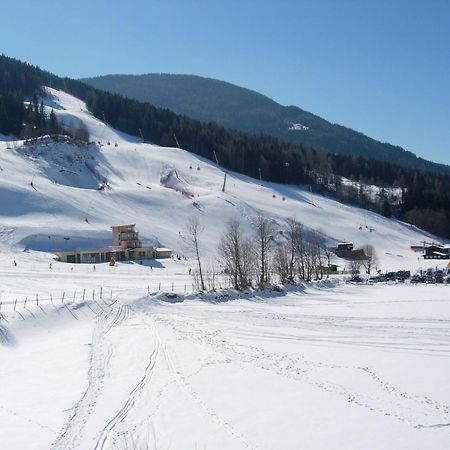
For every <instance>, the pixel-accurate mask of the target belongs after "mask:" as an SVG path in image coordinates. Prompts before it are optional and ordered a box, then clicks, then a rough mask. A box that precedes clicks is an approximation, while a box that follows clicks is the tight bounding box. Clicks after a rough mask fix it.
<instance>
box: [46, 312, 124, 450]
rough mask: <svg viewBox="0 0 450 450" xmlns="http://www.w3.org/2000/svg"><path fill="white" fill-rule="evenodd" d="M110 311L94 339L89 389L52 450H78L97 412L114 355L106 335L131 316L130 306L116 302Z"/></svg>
mask: <svg viewBox="0 0 450 450" xmlns="http://www.w3.org/2000/svg"><path fill="white" fill-rule="evenodd" d="M114 306H115V307H110V308H108V310H107V311H106V312H104V311H103V310H102V311H101V312H100V313H99V315H98V317H97V322H96V326H95V328H94V331H93V335H92V341H91V344H90V345H91V355H90V360H89V370H88V374H87V383H88V385H87V388H86V390H85V392H84V394H83V396H82V397H81V399H80V400H79V402H78V403H77V404H76V405H75V406H74V407H73V413H72V416H71V418H70V419H69V421H68V422H67V424H66V425H65V428H64V430H63V432H62V433H61V434H60V436H59V438H58V439H57V440H56V442H55V443H54V444H53V446H52V450H58V449H74V448H77V447H78V443H79V440H80V439H81V437H82V436H83V430H84V427H85V425H86V423H87V422H88V420H89V416H90V415H91V414H92V413H93V411H94V409H95V405H96V401H97V398H98V396H99V395H100V393H101V389H102V384H103V380H104V377H105V376H107V373H108V365H109V361H110V359H111V356H112V354H113V347H112V345H111V344H110V343H108V342H107V341H106V339H105V338H106V335H107V333H109V332H110V331H111V330H112V329H113V328H114V327H116V326H118V325H120V324H121V323H122V322H124V321H125V320H127V319H128V317H129V315H130V307H129V306H128V305H122V304H119V305H117V304H115V305H114Z"/></svg>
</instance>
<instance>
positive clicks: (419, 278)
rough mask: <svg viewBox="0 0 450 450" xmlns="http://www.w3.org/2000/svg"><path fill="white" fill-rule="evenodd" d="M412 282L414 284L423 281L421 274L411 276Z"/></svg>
mask: <svg viewBox="0 0 450 450" xmlns="http://www.w3.org/2000/svg"><path fill="white" fill-rule="evenodd" d="M411 283H412V284H417V283H422V277H420V276H419V275H413V276H412V278H411Z"/></svg>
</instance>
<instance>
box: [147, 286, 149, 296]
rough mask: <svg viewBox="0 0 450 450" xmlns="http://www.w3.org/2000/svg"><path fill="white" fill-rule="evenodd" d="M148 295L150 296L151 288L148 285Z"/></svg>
mask: <svg viewBox="0 0 450 450" xmlns="http://www.w3.org/2000/svg"><path fill="white" fill-rule="evenodd" d="M147 294H149V295H150V286H148V285H147Z"/></svg>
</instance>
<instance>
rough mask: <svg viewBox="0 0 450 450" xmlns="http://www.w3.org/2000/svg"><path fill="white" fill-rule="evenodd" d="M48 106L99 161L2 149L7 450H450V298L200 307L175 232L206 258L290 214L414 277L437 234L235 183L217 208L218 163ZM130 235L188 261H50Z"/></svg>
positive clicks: (354, 292)
mask: <svg viewBox="0 0 450 450" xmlns="http://www.w3.org/2000/svg"><path fill="white" fill-rule="evenodd" d="M51 92H52V96H53V97H51V98H50V99H47V100H46V103H47V108H50V107H53V108H55V112H56V114H57V115H58V116H59V118H60V119H64V120H65V121H67V122H71V121H72V122H73V123H78V122H77V121H82V122H83V123H84V124H85V125H86V126H87V127H88V128H89V131H90V133H91V137H92V139H93V140H94V141H95V142H98V141H100V142H101V145H91V146H90V147H89V148H86V147H80V146H77V145H73V144H70V143H69V144H68V143H64V142H59V143H54V142H52V141H42V142H41V143H38V144H36V145H32V146H30V145H24V144H23V143H22V142H14V144H13V145H12V144H11V143H7V142H0V175H1V176H0V199H1V207H0V314H1V319H0V361H1V365H0V380H1V383H0V448H1V449H8V450H9V449H12V450H14V449H18V450H23V449H33V450H34V449H54V450H56V449H80V450H85V449H105V450H106V449H169V448H170V449H180V450H186V449H219V448H220V449H222V448H224V449H241V448H243V449H248V448H251V449H299V448H306V449H325V448H326V449H361V448H367V449H396V450H397V449H408V450H410V449H424V448H433V449H446V448H448V442H450V386H449V384H448V374H449V371H450V359H449V356H450V354H449V352H450V326H449V325H450V286H447V285H420V286H411V285H376V286H368V285H364V286H354V285H348V284H344V283H342V280H337V281H336V282H333V283H322V284H320V285H317V284H316V285H311V286H307V287H305V288H303V289H300V288H298V289H297V290H292V291H290V292H289V293H287V294H286V293H282V294H278V295H271V296H264V297H261V296H258V295H257V294H255V293H250V294H248V295H245V294H243V295H242V296H243V297H244V298H237V297H236V296H233V295H231V297H225V298H214V296H208V297H206V298H201V297H199V296H198V295H193V294H192V280H191V279H190V277H189V276H188V271H189V268H191V267H193V261H192V260H191V259H189V254H188V252H187V249H186V246H185V245H184V236H183V228H184V224H185V222H186V220H187V218H188V217H190V216H191V215H197V216H198V217H199V219H200V220H201V222H202V223H203V225H204V226H205V232H204V235H203V236H202V251H203V254H204V255H206V256H207V257H210V258H211V259H214V255H215V249H216V246H217V238H218V236H219V235H220V233H221V232H222V230H223V228H224V223H225V222H226V220H227V219H229V218H235V217H239V218H241V220H242V221H243V224H244V227H245V228H246V229H247V230H250V228H251V223H252V220H253V217H254V215H255V214H256V213H257V212H260V211H262V212H264V213H265V214H266V215H267V216H268V217H270V218H271V219H272V220H273V222H274V223H275V224H277V225H279V226H280V227H281V224H282V221H283V220H284V219H285V218H286V217H289V216H294V217H296V218H297V219H299V220H301V221H302V222H303V223H304V224H305V225H306V226H307V227H310V228H316V229H317V228H319V229H321V230H322V232H323V233H324V235H326V236H327V237H328V239H329V243H330V244H333V243H335V242H337V241H352V242H355V245H356V246H360V245H364V244H366V243H367V244H372V245H373V246H374V247H375V248H376V250H377V253H378V255H379V264H378V265H379V267H380V268H382V269H384V270H399V269H404V270H412V271H414V269H415V268H417V267H424V268H425V267H426V266H427V264H424V263H423V261H421V260H420V258H418V255H416V254H414V253H412V252H411V251H410V249H409V246H410V245H412V244H418V243H420V242H422V241H423V240H425V239H426V240H427V241H429V240H433V239H435V238H434V237H433V236H429V235H427V234H426V233H423V232H422V231H420V230H417V229H415V228H413V227H410V226H408V225H406V224H403V223H401V222H398V221H395V220H389V219H386V218H383V217H381V216H378V215H376V214H373V213H370V212H367V211H364V210H360V209H358V208H353V207H349V206H345V205H342V204H339V203H337V202H335V201H333V200H332V199H329V198H326V197H322V196H319V195H315V194H312V193H310V192H308V191H307V190H305V189H301V188H298V187H295V186H280V185H276V184H271V183H264V186H261V185H260V184H259V183H258V182H256V181H255V180H252V179H250V178H248V177H244V176H241V175H238V174H232V173H230V174H229V176H228V184H227V191H226V192H225V193H223V192H222V191H221V188H222V180H223V173H222V171H221V170H220V168H218V167H216V166H215V165H213V164H211V163H210V162H208V161H206V160H203V159H200V158H197V157H195V156H194V155H192V154H189V153H187V152H185V151H183V150H179V149H174V148H161V147H157V146H153V145H150V144H142V143H139V140H138V139H136V138H134V137H131V136H126V135H124V134H122V133H119V132H117V131H115V130H113V129H111V128H110V127H108V126H105V125H104V124H102V123H101V122H99V121H98V120H97V119H95V118H94V117H92V116H91V115H90V114H89V113H88V112H87V111H86V108H85V105H84V104H83V103H82V102H80V101H78V100H76V99H74V98H73V97H70V96H68V95H67V94H64V93H60V92H57V91H51ZM0 138H1V137H0ZM108 142H109V143H110V145H108V144H107V143H108ZM116 143H117V147H116V146H115V144H116ZM197 167H198V168H199V169H200V170H198V169H197ZM175 173H176V174H175ZM177 176H178V177H177ZM105 179H107V181H108V185H109V189H107V190H106V191H98V190H97V187H98V185H99V184H101V183H103V182H104V180H105ZM183 192H184V194H183ZM186 194H193V195H194V196H195V197H194V199H195V203H197V205H198V206H195V205H194V204H193V200H194V199H193V198H192V197H190V196H189V195H186ZM86 219H87V220H86ZM121 223H136V227H137V230H138V231H140V233H141V237H142V238H143V239H144V240H146V241H150V242H155V243H156V242H157V243H159V244H160V245H164V246H168V247H171V248H173V249H174V250H175V253H178V254H183V255H184V254H186V256H188V259H187V260H184V259H182V260H181V261H172V260H160V261H148V262H146V263H145V264H143V265H140V264H135V263H121V264H119V266H118V267H109V266H107V265H105V264H99V265H96V267H95V271H94V267H93V266H92V265H73V266H72V265H70V264H63V263H58V262H55V261H53V259H52V254H51V249H52V248H61V247H63V246H65V247H70V246H74V247H83V246H84V247H96V246H99V245H105V243H107V242H108V241H109V240H110V236H111V230H110V226H111V225H117V224H121ZM370 230H372V231H370ZM14 262H15V263H14ZM336 262H337V263H338V264H340V265H343V264H344V263H343V262H342V261H339V260H337V261H336ZM50 263H51V264H52V265H51V267H50ZM341 268H342V267H341ZM221 283H223V280H221ZM172 290H173V291H175V292H177V293H179V294H180V297H179V298H178V299H169V298H167V297H166V296H164V295H163V294H161V291H165V292H172ZM16 299H17V302H16ZM225 300H227V301H225Z"/></svg>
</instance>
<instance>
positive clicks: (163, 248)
mask: <svg viewBox="0 0 450 450" xmlns="http://www.w3.org/2000/svg"><path fill="white" fill-rule="evenodd" d="M155 252H173V250H172V249H171V248H166V247H157V248H155Z"/></svg>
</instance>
